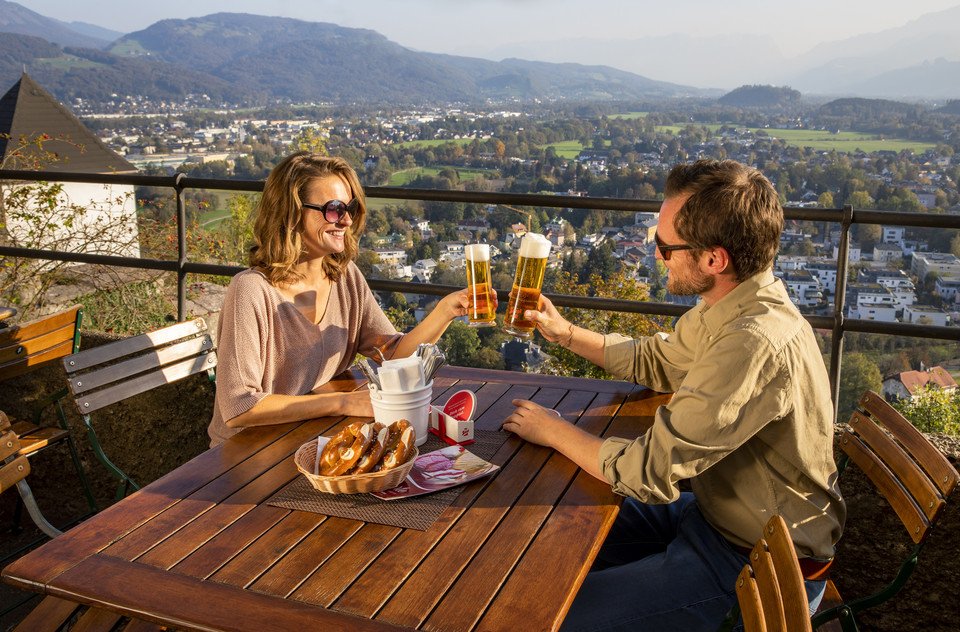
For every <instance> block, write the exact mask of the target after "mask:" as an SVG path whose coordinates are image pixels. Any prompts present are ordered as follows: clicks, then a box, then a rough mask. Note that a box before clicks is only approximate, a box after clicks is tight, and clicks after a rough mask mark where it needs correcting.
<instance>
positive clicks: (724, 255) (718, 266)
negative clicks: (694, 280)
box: [700, 246, 733, 275]
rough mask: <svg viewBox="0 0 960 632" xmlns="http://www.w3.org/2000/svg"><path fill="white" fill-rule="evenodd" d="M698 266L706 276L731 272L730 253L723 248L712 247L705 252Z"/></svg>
mask: <svg viewBox="0 0 960 632" xmlns="http://www.w3.org/2000/svg"><path fill="white" fill-rule="evenodd" d="M700 265H701V266H703V268H704V272H706V273H708V274H717V275H719V274H723V273H724V272H730V271H732V270H733V263H732V261H731V259H730V253H729V252H727V249H726V248H724V247H723V246H714V247H713V248H711V249H710V250H705V251H704V252H703V256H701V257H700Z"/></svg>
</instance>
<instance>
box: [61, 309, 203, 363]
mask: <svg viewBox="0 0 960 632" xmlns="http://www.w3.org/2000/svg"><path fill="white" fill-rule="evenodd" d="M206 330H207V323H206V321H204V320H203V319H202V318H195V319H193V320H190V321H186V322H183V323H178V324H176V325H171V326H169V327H164V328H163V329H158V330H157V331H153V332H150V333H146V334H141V335H139V336H134V337H132V338H125V339H123V340H118V341H116V342H112V343H110V344H106V345H101V346H99V347H94V348H93V349H87V350H86V351H81V352H79V353H75V354H73V355H72V356H70V357H69V358H66V359H64V361H63V368H64V369H66V371H67V374H68V375H72V374H73V373H74V372H75V371H82V370H84V369H89V368H90V367H94V366H97V365H98V364H103V363H104V362H111V361H113V360H117V359H119V358H122V357H124V356H128V355H130V354H133V353H139V352H141V351H147V350H148V349H153V348H154V347H158V346H161V345H165V344H168V343H171V342H173V341H175V340H179V339H181V338H186V337H187V336H190V335H194V334H197V333H202V332H205V331H206Z"/></svg>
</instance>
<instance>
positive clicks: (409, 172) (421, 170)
mask: <svg viewBox="0 0 960 632" xmlns="http://www.w3.org/2000/svg"><path fill="white" fill-rule="evenodd" d="M442 169H454V170H456V172H457V173H458V174H459V175H460V181H461V182H467V181H469V180H475V179H477V178H479V177H480V176H488V175H491V174H495V173H496V171H495V170H493V169H466V168H463V167H414V168H413V169H404V170H402V171H396V172H394V173H393V175H391V176H390V179H389V180H388V181H387V186H388V187H402V186H405V185H407V184H409V183H410V182H412V181H413V180H415V179H416V178H417V177H419V176H438V175H440V171H441V170H442Z"/></svg>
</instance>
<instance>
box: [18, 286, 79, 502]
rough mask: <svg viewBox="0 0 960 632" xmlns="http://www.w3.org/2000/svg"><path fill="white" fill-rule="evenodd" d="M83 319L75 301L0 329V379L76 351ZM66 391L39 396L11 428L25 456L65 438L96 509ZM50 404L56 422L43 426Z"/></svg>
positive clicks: (35, 367) (48, 362)
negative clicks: (64, 400) (27, 415)
mask: <svg viewBox="0 0 960 632" xmlns="http://www.w3.org/2000/svg"><path fill="white" fill-rule="evenodd" d="M82 321H83V309H82V306H80V305H74V306H73V307H70V308H67V309H65V310H63V311H62V312H58V313H56V314H51V315H49V316H44V317H43V318H39V319H37V320H33V321H30V322H28V323H22V324H17V325H14V326H12V327H5V328H3V329H0V381H3V380H7V379H10V378H13V377H16V376H20V375H25V374H28V373H31V372H33V371H35V370H37V369H39V368H41V367H44V366H48V365H50V364H53V363H54V362H56V361H57V360H58V359H60V358H62V357H64V356H66V355H68V354H71V353H76V352H77V350H78V349H79V348H80V324H81V322H82ZM66 394H67V390H66V389H60V390H59V391H58V392H56V393H54V394H53V395H50V396H48V397H45V398H44V399H42V400H41V401H40V402H39V403H38V404H37V405H36V406H35V408H34V412H33V416H32V419H31V420H30V421H26V420H19V419H13V420H12V422H11V423H12V431H13V432H14V434H16V437H17V440H18V441H19V444H20V450H19V454H21V455H23V456H27V457H31V456H33V455H34V454H37V453H38V452H41V451H42V450H45V449H46V448H48V447H51V446H54V445H57V444H59V443H61V442H66V444H67V446H68V448H69V450H70V457H71V459H72V460H73V465H74V468H75V469H76V471H77V476H78V477H79V478H80V482H81V484H82V486H83V491H84V494H85V496H86V499H87V504H88V505H89V506H90V511H91V512H96V511H97V503H96V501H95V500H94V497H93V490H92V489H91V487H90V482H89V481H88V480H87V476H86V473H85V472H84V469H83V465H82V463H81V462H80V455H79V453H78V452H77V446H76V442H75V441H74V438H73V435H72V434H71V432H70V426H69V425H68V423H67V417H66V415H65V413H64V411H63V407H62V405H61V403H60V400H61V399H62V398H63V397H64V396H65V395H66ZM51 406H52V407H54V409H55V410H56V413H57V422H58V424H57V425H47V426H45V425H43V424H42V417H43V413H44V411H45V410H46V409H47V408H49V407H51Z"/></svg>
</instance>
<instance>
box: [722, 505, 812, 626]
mask: <svg viewBox="0 0 960 632" xmlns="http://www.w3.org/2000/svg"><path fill="white" fill-rule="evenodd" d="M736 590H737V602H738V603H739V604H740V612H741V616H742V617H743V627H744V630H746V632H758V631H766V630H769V631H771V632H773V631H783V632H786V631H788V630H790V631H797V632H799V631H804V630H811V629H812V628H811V626H810V611H809V606H808V604H807V592H806V589H805V588H804V584H803V574H802V573H801V571H800V563H799V562H798V561H797V553H796V550H795V549H794V547H793V541H792V540H791V539H790V533H789V531H788V530H787V525H786V523H785V522H784V521H783V518H781V517H780V516H774V517H773V518H771V519H770V520H769V521H768V522H767V525H766V527H765V528H764V534H763V537H762V538H761V539H760V541H759V542H757V544H756V546H754V547H753V550H752V551H751V552H750V560H749V562H748V563H747V565H746V566H744V567H743V570H742V571H740V575H739V576H738V577H737V586H736Z"/></svg>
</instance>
